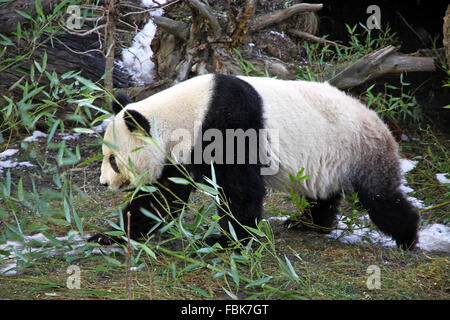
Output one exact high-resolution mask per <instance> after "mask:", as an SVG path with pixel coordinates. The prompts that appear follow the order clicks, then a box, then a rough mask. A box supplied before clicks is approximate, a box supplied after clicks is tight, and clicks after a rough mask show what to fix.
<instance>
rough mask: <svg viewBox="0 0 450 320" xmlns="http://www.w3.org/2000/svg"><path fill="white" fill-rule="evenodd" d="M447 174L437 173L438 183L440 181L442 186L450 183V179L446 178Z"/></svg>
mask: <svg viewBox="0 0 450 320" xmlns="http://www.w3.org/2000/svg"><path fill="white" fill-rule="evenodd" d="M445 176H446V174H445V173H436V179H437V181H439V183H441V184H446V183H450V179H449V178H446V177H445Z"/></svg>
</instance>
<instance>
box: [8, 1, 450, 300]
mask: <svg viewBox="0 0 450 320" xmlns="http://www.w3.org/2000/svg"><path fill="white" fill-rule="evenodd" d="M58 10H60V11H61V12H59V14H62V12H63V8H62V7H59V8H58ZM47 18H48V19H47ZM47 18H46V17H41V19H39V20H35V21H32V22H33V24H34V25H36V28H35V29H36V30H44V29H43V28H41V27H39V26H41V25H43V26H47V25H49V26H51V24H49V23H50V22H51V16H49V17H47ZM349 32H350V33H351V35H352V36H351V41H352V42H351V43H350V44H349V47H350V49H348V50H349V51H346V52H338V53H334V52H333V51H332V50H331V49H330V48H329V47H326V46H325V47H323V48H319V46H318V45H317V46H316V45H310V46H309V47H307V54H308V59H309V65H307V66H304V67H303V68H302V69H300V68H299V69H298V70H297V71H298V75H299V78H303V79H308V80H317V79H319V80H320V77H321V76H323V75H324V74H326V73H327V72H329V70H328V68H332V64H333V63H334V62H345V61H348V59H353V58H358V57H360V56H362V55H364V54H367V53H368V52H370V51H371V50H374V49H376V48H378V47H381V46H383V45H385V44H386V43H389V42H391V41H392V37H391V36H389V35H388V34H387V33H386V34H382V35H381V37H380V38H377V39H373V38H371V35H370V32H367V30H366V32H363V33H362V35H363V37H364V41H360V40H359V39H360V35H358V34H357V29H356V27H355V28H349ZM23 36H24V37H25V34H24V35H23ZM37 36H38V35H36V34H34V33H33V34H30V37H34V38H37ZM8 40H9V39H8ZM5 41H6V40H5ZM7 43H8V44H7V45H8V46H10V48H12V46H13V42H12V40H10V41H7ZM30 43H32V41H30ZM4 53H5V51H2V52H0V56H1V55H2V54H4ZM235 53H236V55H237V56H238V58H239V59H240V61H241V67H242V68H243V69H244V72H245V73H246V74H248V75H254V74H255V70H254V66H253V65H251V63H249V62H248V61H246V60H244V58H243V57H242V55H240V53H239V51H235ZM23 57H25V56H19V58H18V59H19V60H20V59H22V58H23ZM336 59H337V60H336ZM0 61H1V62H0V71H1V70H4V69H6V68H7V67H9V66H11V65H14V64H15V63H18V62H20V61H15V60H14V58H8V59H5V60H0ZM34 66H35V67H36V68H34V67H32V68H33V69H32V70H31V71H30V77H29V79H28V78H24V79H25V80H24V81H25V82H24V83H25V84H24V85H23V88H22V89H23V97H21V98H20V97H19V98H20V99H19V101H14V100H13V99H10V98H8V99H6V104H5V105H2V106H1V107H0V111H2V116H0V124H1V128H2V130H1V131H0V151H3V150H5V149H8V148H16V149H19V150H20V152H19V153H18V154H16V155H14V157H15V158H17V159H19V160H20V161H30V162H32V163H34V164H35V165H36V166H35V167H31V168H25V169H20V170H10V171H7V172H4V173H3V174H2V175H1V176H0V218H1V220H0V245H1V244H3V243H6V242H7V241H18V242H19V243H21V244H22V245H23V247H22V248H12V249H8V248H6V249H2V250H0V266H2V267H3V266H5V265H6V264H7V263H11V262H17V271H18V273H17V274H16V275H13V276H6V275H0V289H1V290H0V298H1V299H128V298H133V299H155V300H156V299H183V300H184V299H262V300H265V299H449V298H450V291H449V289H450V286H449V281H448V274H449V271H450V270H449V265H450V264H449V255H448V254H443V253H426V252H420V251H415V252H404V251H401V250H398V249H393V248H384V247H381V246H379V245H376V244H357V245H349V244H343V243H341V242H339V241H338V240H334V239H330V238H327V237H324V236H323V235H320V234H317V233H314V232H298V231H294V230H286V229H285V228H284V227H283V226H282V223H281V222H279V221H271V222H270V223H269V222H267V221H263V222H262V223H261V224H260V225H259V227H258V229H255V230H253V231H254V233H255V234H256V235H257V237H255V238H254V240H252V242H251V245H247V246H244V245H239V244H236V247H235V248H234V250H231V249H226V250H224V249H221V248H217V247H207V246H205V245H204V244H203V242H202V238H203V237H204V236H205V235H206V234H208V233H209V232H210V231H212V229H211V228H210V226H212V225H215V224H217V215H216V213H215V209H214V203H215V201H216V196H220V193H219V192H218V190H219V189H218V188H216V187H217V186H216V185H215V184H214V181H211V182H210V183H205V184H203V185H198V184H197V185H196V187H197V188H199V189H201V190H203V191H207V193H208V194H209V195H208V194H206V195H205V194H204V193H203V194H201V193H200V192H197V193H195V194H194V195H193V196H192V199H191V202H190V204H189V207H188V209H187V210H186V212H184V213H183V215H182V218H180V219H176V220H174V221H170V220H168V221H160V222H161V224H162V227H163V230H164V232H159V231H155V232H154V233H152V235H151V237H150V238H149V239H148V241H142V242H139V243H136V242H133V243H130V245H131V247H132V250H131V252H130V253H129V254H127V253H126V252H127V249H126V248H117V249H116V250H111V249H110V248H101V247H99V246H98V245H96V244H83V245H82V246H81V247H79V248H78V249H76V250H74V248H72V245H71V244H70V243H67V241H64V240H58V239H57V238H56V237H59V236H66V235H72V236H73V235H76V234H82V235H86V234H89V233H94V232H97V231H99V229H106V228H110V227H111V223H110V222H109V221H115V218H114V217H113V215H114V213H115V212H117V210H118V209H120V207H121V206H122V201H123V199H124V198H125V194H121V193H113V192H110V191H107V190H106V188H104V187H102V186H101V185H100V184H99V182H98V178H99V175H100V162H101V157H99V156H98V155H99V153H100V146H101V138H100V137H99V136H93V135H91V136H88V135H82V136H81V138H79V139H76V140H68V141H65V142H64V141H63V140H61V138H60V137H59V136H58V133H63V132H67V131H69V130H72V129H73V127H79V128H81V129H78V131H79V132H84V133H86V132H92V130H91V129H89V128H92V127H94V126H95V125H98V124H99V121H100V120H102V119H104V118H105V117H107V116H108V115H107V114H105V113H104V111H103V109H102V108H103V107H102V105H100V106H98V105H97V104H94V100H96V98H98V97H101V98H103V97H104V96H105V95H110V93H109V92H104V91H103V89H102V88H101V87H99V85H98V84H94V83H92V82H90V81H89V80H86V79H84V78H82V77H79V76H78V75H77V74H76V73H67V74H65V75H56V74H47V73H46V70H45V69H46V57H45V56H44V57H42V60H41V61H35V62H34ZM258 75H267V73H258ZM44 76H46V77H50V78H51V79H50V80H51V83H50V84H48V85H45V86H39V85H40V84H39V81H35V80H36V79H39V78H40V77H44ZM311 77H316V78H311ZM317 77H318V78H317ZM63 80H64V81H63ZM395 92H397V93H395ZM398 92H400V93H398ZM38 94H44V95H45V96H47V97H48V99H46V101H39V99H37V95H38ZM366 94H367V95H368V98H369V99H371V100H370V101H371V103H373V104H374V105H375V106H376V105H382V104H384V103H391V102H392V103H397V104H398V105H399V106H400V110H402V111H405V110H406V111H409V109H408V107H409V106H408V105H407V104H408V103H409V102H411V101H414V99H413V98H412V97H409V96H406V95H407V93H405V92H404V91H403V87H402V88H398V90H397V91H395V90H394V93H388V92H385V93H382V94H381V95H376V94H375V93H372V92H371V91H370V90H369V91H368V92H366ZM395 94H397V96H396V95H395ZM403 98H405V99H403ZM402 99H403V100H402ZM64 102H67V103H71V104H72V106H74V107H73V108H72V109H70V110H71V111H67V112H66V114H64V116H63V117H62V118H61V117H59V113H57V112H56V111H57V110H58V108H59V107H60V105H61V104H62V103H64ZM36 106H37V107H36ZM405 108H406V109H405ZM388 111H389V112H390V113H389V114H387V116H391V115H392V114H394V115H398V116H399V119H402V118H403V117H404V115H407V116H408V115H409V116H411V115H415V114H414V112H413V113H408V112H404V113H403V114H400V113H399V112H398V110H388ZM415 120H416V121H421V120H422V119H420V118H418V117H416V119H415ZM37 124H40V125H41V126H44V127H45V128H46V130H47V133H48V136H47V137H46V138H44V139H43V140H41V141H40V142H38V143H28V144H26V143H23V142H22V139H23V138H24V137H25V136H27V135H28V134H29V133H31V131H32V130H33V129H34V128H35V126H36V125H37ZM69 127H70V128H69ZM407 133H408V135H409V136H410V137H414V138H416V139H418V141H419V142H417V141H409V142H404V143H402V144H401V146H402V153H403V154H404V155H406V156H407V158H409V159H417V160H419V164H418V166H417V168H416V169H415V170H413V171H412V172H410V173H409V174H408V175H407V179H408V181H409V184H410V185H411V186H413V187H414V188H415V190H416V193H415V195H414V196H416V197H417V198H419V199H422V200H424V201H425V203H426V204H427V205H433V206H436V208H433V209H431V210H427V211H424V212H423V213H422V222H423V223H424V224H427V223H433V222H440V223H444V224H448V220H449V214H448V213H449V211H450V208H449V205H443V204H445V203H446V201H448V200H449V197H450V196H449V190H448V187H446V186H442V185H440V184H438V183H437V181H436V179H435V174H436V173H438V172H449V167H448V164H449V159H448V158H449V153H448V150H449V139H448V136H447V135H445V134H443V133H440V132H434V131H433V130H432V129H431V128H426V129H419V130H417V129H414V130H412V131H411V133H409V132H407ZM293 178H299V179H300V178H302V175H301V174H300V175H299V176H297V177H293ZM355 203H356V200H355V199H353V200H352V199H351V198H350V200H349V201H346V202H345V203H344V206H343V208H342V212H346V213H348V212H350V213H351V215H352V217H353V216H354V217H357V216H359V215H360V214H361V212H360V210H359V209H358V208H357V206H356V205H355ZM305 205H307V204H305V203H303V201H302V199H300V198H299V197H297V196H296V195H293V194H290V195H289V194H281V193H275V192H273V191H271V190H268V195H267V197H266V199H265V201H264V208H265V211H266V212H265V213H264V217H265V218H269V217H270V216H273V215H277V214H282V213H283V214H284V213H288V214H290V215H291V214H292V215H295V214H296V213H297V212H298V210H299V209H302V208H303V207H304V206H305ZM438 205H440V206H438ZM116 228H117V229H118V230H116V232H124V231H125V230H120V229H121V227H120V223H119V225H118V226H116ZM39 232H41V233H43V234H44V235H45V236H46V237H47V239H48V240H49V243H47V244H43V243H40V242H38V241H34V242H33V243H26V241H25V240H24V239H25V237H26V236H29V235H32V234H36V233H39ZM229 236H230V238H233V232H230V235H229ZM33 248H41V249H42V250H41V251H40V252H36V251H33V250H32V249H33ZM54 248H58V249H59V251H58V252H57V253H52V250H53V249H54ZM69 253H70V254H69ZM12 256H15V258H11V257H12ZM127 258H128V259H127ZM127 261H128V263H127ZM73 265H75V266H78V267H79V268H80V272H81V273H80V280H81V282H80V289H69V288H68V286H67V281H68V279H70V277H71V276H72V274H68V273H67V270H68V268H69V267H70V266H73ZM371 265H376V266H378V267H379V268H380V276H381V279H380V280H381V288H380V289H377V290H369V289H368V287H367V279H368V274H367V268H368V267H369V266H371ZM130 272H131V280H130V279H129V278H127V275H128V274H130ZM127 287H128V288H129V290H127Z"/></svg>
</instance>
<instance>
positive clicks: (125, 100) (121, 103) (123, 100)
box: [112, 92, 133, 114]
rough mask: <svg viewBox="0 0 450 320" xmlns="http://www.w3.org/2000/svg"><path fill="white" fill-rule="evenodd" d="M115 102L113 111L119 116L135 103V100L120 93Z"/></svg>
mask: <svg viewBox="0 0 450 320" xmlns="http://www.w3.org/2000/svg"><path fill="white" fill-rule="evenodd" d="M114 97H115V100H114V101H113V103H112V109H113V112H114V114H118V113H119V112H120V111H121V110H122V109H123V108H125V106H126V105H128V104H130V103H133V100H131V98H130V97H129V96H128V95H127V94H126V93H122V92H121V93H118V94H116V95H115V96H114Z"/></svg>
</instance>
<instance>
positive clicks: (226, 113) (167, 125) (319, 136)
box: [90, 74, 419, 249]
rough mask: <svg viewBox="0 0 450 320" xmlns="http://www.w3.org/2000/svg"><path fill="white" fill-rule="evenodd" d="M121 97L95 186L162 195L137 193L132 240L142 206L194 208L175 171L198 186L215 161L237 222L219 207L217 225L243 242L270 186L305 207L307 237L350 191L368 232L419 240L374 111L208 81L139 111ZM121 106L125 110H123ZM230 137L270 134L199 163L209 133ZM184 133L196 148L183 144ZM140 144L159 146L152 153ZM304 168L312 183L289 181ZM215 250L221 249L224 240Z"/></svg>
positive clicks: (306, 87)
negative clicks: (372, 228)
mask: <svg viewBox="0 0 450 320" xmlns="http://www.w3.org/2000/svg"><path fill="white" fill-rule="evenodd" d="M117 99H118V102H119V103H115V104H114V108H113V109H114V113H115V117H114V119H113V121H112V122H111V123H110V124H109V126H108V128H107V130H106V132H105V135H104V144H103V146H102V148H103V150H102V151H103V156H104V157H103V162H102V166H101V175H100V183H101V184H102V185H105V186H108V187H109V188H110V189H112V190H119V189H123V188H125V187H126V186H127V185H129V184H130V183H134V184H137V183H139V181H141V180H139V181H136V179H137V178H140V179H145V181H147V182H148V183H150V184H157V185H159V186H161V187H162V188H160V190H161V193H162V195H161V193H159V195H157V194H156V193H155V192H147V191H143V190H145V188H144V189H141V190H140V191H139V192H137V193H136V194H135V196H134V197H133V199H131V201H130V202H129V203H128V204H127V205H126V206H125V208H124V209H123V211H122V212H123V213H122V214H123V216H124V221H125V226H127V218H126V213H127V212H130V213H131V220H130V221H131V224H130V237H131V238H132V239H137V238H139V237H141V236H145V235H146V234H147V232H148V231H149V230H150V228H151V227H152V225H153V224H154V220H152V219H151V218H149V217H147V216H146V215H144V214H142V213H141V209H142V208H143V209H146V210H148V211H149V212H152V213H154V214H155V215H156V214H158V215H164V213H165V212H166V211H167V208H169V210H170V212H171V214H173V215H176V213H177V211H179V210H181V209H182V207H183V202H184V203H185V202H187V201H188V199H189V195H190V193H191V191H192V188H191V187H190V186H189V185H184V184H177V183H175V181H174V179H169V178H171V177H180V176H182V173H181V172H182V170H180V168H181V167H180V166H183V168H185V170H186V171H187V172H189V174H190V175H191V176H192V177H193V179H195V181H199V182H205V180H204V179H206V178H207V177H209V178H211V162H212V163H213V165H214V172H215V179H216V181H217V184H218V185H220V187H221V188H222V191H223V194H224V195H225V197H226V199H227V200H228V205H229V210H230V211H231V212H232V213H233V216H234V218H235V219H236V220H237V221H239V223H236V221H235V220H234V219H232V218H230V215H229V214H228V215H227V214H226V212H225V210H224V209H222V208H221V207H220V206H219V207H218V212H219V213H220V216H221V220H220V225H221V227H222V228H223V229H224V230H228V229H229V223H231V225H232V226H233V229H235V230H234V231H235V232H236V234H237V236H238V237H239V238H241V239H243V238H245V237H246V236H248V233H247V232H246V231H245V230H244V229H243V228H242V227H241V226H240V225H239V224H241V225H245V226H250V227H255V226H256V224H257V223H258V220H259V219H260V218H261V213H262V210H263V198H264V195H265V190H266V187H271V188H273V189H276V190H281V191H287V190H292V189H290V188H294V190H295V191H296V192H298V194H299V195H304V196H305V197H306V198H307V200H308V201H309V202H310V204H311V206H310V207H309V212H308V217H309V220H308V221H309V223H303V224H301V225H302V229H303V227H306V228H307V227H308V226H311V224H312V225H314V226H316V227H318V228H319V229H320V230H331V228H332V227H333V224H334V222H335V219H336V215H337V213H338V206H339V203H340V201H341V198H342V194H343V191H344V192H345V191H347V192H357V193H358V196H359V201H360V203H361V204H362V205H363V207H365V208H366V209H367V210H368V213H369V216H370V218H371V220H372V221H373V223H374V224H375V225H376V226H377V227H378V228H379V229H380V230H381V231H382V232H384V233H385V234H387V235H390V236H391V237H392V238H393V239H394V240H395V241H396V243H397V245H398V246H399V247H401V248H404V249H411V248H413V247H414V245H415V243H416V242H417V241H418V238H417V228H418V220H419V218H418V214H417V212H416V211H415V210H414V209H413V207H412V206H411V205H410V204H409V203H408V201H407V200H406V199H405V197H404V195H403V194H402V192H401V191H400V190H399V185H400V179H401V173H400V166H399V155H398V145H397V143H396V141H395V140H394V139H393V137H392V135H391V133H390V131H389V129H388V128H387V127H386V125H385V124H384V123H383V121H382V120H381V119H380V118H379V117H378V116H377V115H376V113H375V112H373V111H371V110H370V109H368V108H367V107H366V106H364V105H363V104H361V103H360V102H359V101H358V100H357V99H355V98H353V97H350V96H349V95H347V94H346V93H344V92H342V91H340V90H338V89H336V88H334V87H332V86H331V85H329V84H328V83H326V82H325V83H318V82H306V81H285V80H277V79H273V78H263V77H246V76H232V75H224V74H207V75H201V76H197V77H195V78H192V79H189V80H186V81H184V82H181V83H179V84H177V85H175V86H173V87H171V88H169V89H166V90H164V91H161V92H159V93H157V94H154V95H152V96H150V97H148V98H146V99H144V100H142V101H139V102H135V103H130V102H131V101H130V100H129V98H128V97H127V96H124V95H119V96H118V97H117ZM121 104H122V105H126V106H125V107H124V108H123V109H122V107H121V106H120V105H121ZM232 129H233V130H235V132H237V131H240V132H241V133H246V132H249V130H252V131H255V132H259V131H264V130H266V131H267V132H274V134H273V135H271V134H268V135H267V134H266V135H258V136H257V139H256V143H257V146H258V147H257V148H256V149H255V148H253V149H252V145H251V144H252V143H253V144H254V143H255V141H254V139H253V141H251V139H244V140H245V148H244V151H243V150H237V148H236V147H234V148H231V149H230V148H228V147H227V146H228V145H230V143H232V142H233V141H235V140H236V137H232V136H230V137H229V138H228V141H225V142H223V141H222V144H223V145H224V146H223V148H222V150H215V151H214V152H210V153H211V155H212V158H211V157H210V158H209V159H203V158H202V157H201V152H206V151H211V150H210V149H211V143H213V139H212V136H213V135H211V134H209V136H207V135H208V133H211V132H213V133H221V134H223V137H225V138H223V139H226V138H227V137H228V136H227V133H228V132H229V131H230V130H232ZM180 130H181V131H180ZM179 132H184V134H185V135H186V133H187V136H190V138H189V139H187V138H186V139H182V138H183V137H184V135H180V134H178V133H179ZM144 135H147V136H150V137H152V138H153V139H154V140H156V141H157V143H149V142H148V141H146V140H145V139H143V138H142V137H143V136H144ZM247 138H248V137H247ZM216 139H218V138H217V136H216ZM231 140H233V141H231ZM208 148H210V149H209V150H208ZM175 149H177V153H178V155H179V156H178V158H177V156H173V153H174V150H175ZM241 149H242V148H241ZM237 151H240V152H241V153H242V152H243V154H241V155H237V154H235V153H236V152H237ZM196 153H200V157H197V158H196ZM221 153H222V154H221ZM230 153H231V156H230ZM255 153H258V156H257V157H256V160H255ZM180 154H181V156H180ZM214 154H216V155H217V154H221V156H222V157H223V158H225V159H226V161H222V160H220V159H219V158H217V159H215V158H214ZM170 156H173V159H174V160H173V161H169V160H168V159H169V158H170ZM238 156H240V158H239V157H238ZM130 163H131V165H130ZM130 166H131V167H130ZM269 168H272V172H271V170H269ZM302 168H304V171H303V173H304V174H306V175H308V178H307V179H305V180H302V181H300V182H296V183H294V182H292V181H290V179H289V175H290V174H291V175H295V174H296V173H297V172H299V170H300V169H302ZM265 169H266V171H267V172H264V170H265ZM305 221H306V220H305ZM125 230H127V229H125ZM90 240H91V241H96V242H99V243H101V244H110V243H111V242H112V241H115V240H117V239H112V238H111V237H107V236H105V235H103V234H97V235H94V236H93V237H92V238H91V239H90ZM214 241H218V242H220V243H221V244H222V243H225V242H226V237H225V236H224V235H222V236H221V237H220V238H218V239H215V240H213V241H212V242H211V243H213V242H214Z"/></svg>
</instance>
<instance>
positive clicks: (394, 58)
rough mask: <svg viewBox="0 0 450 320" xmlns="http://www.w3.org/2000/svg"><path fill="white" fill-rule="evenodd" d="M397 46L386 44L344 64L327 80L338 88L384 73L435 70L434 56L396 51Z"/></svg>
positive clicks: (353, 84)
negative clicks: (352, 61)
mask: <svg viewBox="0 0 450 320" xmlns="http://www.w3.org/2000/svg"><path fill="white" fill-rule="evenodd" d="M398 49H399V48H398V47H394V46H387V47H385V48H382V49H379V50H377V51H375V52H372V53H371V54H369V55H367V56H365V57H363V58H361V59H359V60H358V61H356V62H354V63H350V64H347V65H344V66H342V67H340V68H338V69H337V70H336V72H334V73H333V74H332V75H330V76H328V82H329V83H330V84H331V85H333V86H335V87H337V88H340V89H347V88H351V87H356V86H358V85H360V84H362V83H365V82H367V81H371V80H374V79H376V78H378V77H381V76H383V75H386V74H393V73H394V74H395V73H397V74H400V73H403V72H418V71H435V70H436V67H435V58H433V57H418V56H414V55H408V54H402V53H398Z"/></svg>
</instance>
